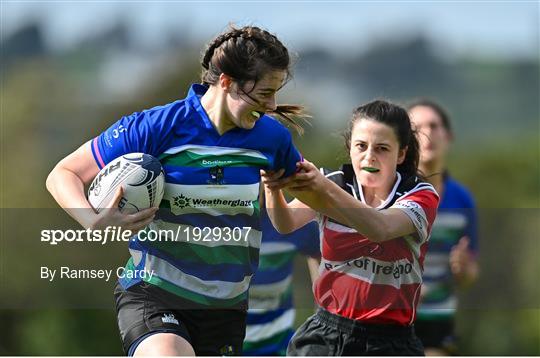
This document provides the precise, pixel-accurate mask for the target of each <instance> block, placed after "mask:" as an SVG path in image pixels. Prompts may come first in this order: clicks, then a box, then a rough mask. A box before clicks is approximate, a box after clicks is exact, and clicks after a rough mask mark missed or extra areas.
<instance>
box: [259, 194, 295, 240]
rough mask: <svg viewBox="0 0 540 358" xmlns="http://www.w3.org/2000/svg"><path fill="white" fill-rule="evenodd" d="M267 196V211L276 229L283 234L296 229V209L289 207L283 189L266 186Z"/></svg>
mask: <svg viewBox="0 0 540 358" xmlns="http://www.w3.org/2000/svg"><path fill="white" fill-rule="evenodd" d="M265 197H266V199H265V200H266V211H267V212H268V216H269V217H270V221H272V225H274V227H275V228H276V230H277V231H278V232H279V233H281V234H289V233H291V232H293V231H294V230H296V224H295V220H294V215H293V210H294V209H292V208H289V204H288V203H287V200H286V199H285V197H284V196H283V193H282V192H281V190H270V189H268V188H265Z"/></svg>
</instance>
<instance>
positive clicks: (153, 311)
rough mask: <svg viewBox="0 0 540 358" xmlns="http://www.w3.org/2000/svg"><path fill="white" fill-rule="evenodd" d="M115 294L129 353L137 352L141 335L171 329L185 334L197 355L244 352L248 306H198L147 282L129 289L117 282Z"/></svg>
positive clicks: (124, 344) (239, 353)
mask: <svg viewBox="0 0 540 358" xmlns="http://www.w3.org/2000/svg"><path fill="white" fill-rule="evenodd" d="M114 298H115V302H116V313H117V317H118V327H119V329H120V336H121V338H122V345H123V348H124V352H125V353H126V354H129V353H132V352H133V350H134V349H131V352H130V347H131V346H132V345H133V343H136V344H138V343H140V341H141V339H140V338H142V337H145V336H148V335H149V334H151V333H152V332H167V333H174V334H177V335H179V336H181V337H183V338H185V339H186V340H187V341H188V342H189V343H190V344H191V346H192V347H193V349H194V350H195V354H196V355H203V356H204V355H212V356H222V355H242V343H243V340H244V336H245V333H246V314H247V313H246V310H245V309H208V308H203V307H200V308H197V309H194V308H193V302H191V301H186V300H184V299H182V298H180V297H178V296H176V295H174V294H172V293H169V292H167V291H165V290H162V289H160V288H159V287H156V286H154V285H150V284H147V283H141V284H137V285H135V286H133V287H130V288H129V289H127V290H124V289H123V288H122V286H120V285H119V284H117V285H116V287H115V290H114ZM183 307H189V308H188V309H185V308H183ZM132 348H134V347H132Z"/></svg>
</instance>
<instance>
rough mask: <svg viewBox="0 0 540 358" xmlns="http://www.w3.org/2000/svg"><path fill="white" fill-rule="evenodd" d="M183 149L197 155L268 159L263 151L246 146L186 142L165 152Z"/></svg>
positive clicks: (171, 152)
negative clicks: (218, 145) (243, 156)
mask: <svg viewBox="0 0 540 358" xmlns="http://www.w3.org/2000/svg"><path fill="white" fill-rule="evenodd" d="M183 151H190V152H192V153H194V154H197V155H207V156H218V155H245V156H247V157H254V158H259V159H264V160H268V158H266V156H264V155H263V154H262V153H261V152H259V151H257V150H250V149H245V148H232V147H217V146H206V145H196V144H186V145H181V146H179V147H174V148H169V149H167V150H166V151H165V153H164V154H176V153H180V152H183Z"/></svg>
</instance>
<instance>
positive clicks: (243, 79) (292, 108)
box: [201, 26, 309, 133]
mask: <svg viewBox="0 0 540 358" xmlns="http://www.w3.org/2000/svg"><path fill="white" fill-rule="evenodd" d="M290 62H291V61H290V56H289V51H288V50H287V48H286V47H285V46H284V45H283V44H282V43H281V41H279V39H278V38H277V37H276V36H275V35H272V34H271V33H269V32H268V31H265V30H262V29H260V28H258V27H255V26H245V27H242V28H235V27H233V26H231V27H230V28H229V30H228V31H226V32H225V33H223V34H221V35H219V36H217V37H216V38H215V39H214V40H213V41H211V42H210V43H209V44H208V46H207V48H206V50H205V51H204V53H203V55H202V59H201V66H202V68H203V70H202V73H201V81H202V83H203V84H206V85H208V86H211V85H215V84H217V83H218V81H219V76H220V75H221V74H222V73H224V74H226V75H228V76H230V77H231V78H233V80H234V81H235V82H237V83H238V85H239V87H240V88H242V89H243V90H244V91H245V89H244V87H245V84H246V83H247V82H249V81H253V82H254V84H256V83H257V81H259V80H260V79H261V78H262V77H263V76H264V75H265V74H266V73H267V72H268V71H274V70H283V71H286V74H287V77H286V80H287V81H288V80H289V79H290V78H291V72H290ZM253 86H255V85H253ZM251 90H252V89H251ZM251 90H248V91H245V93H246V94H248V95H249V92H250V91H251ZM270 114H274V115H276V116H277V117H278V118H280V119H281V120H283V121H284V122H286V123H288V124H290V125H291V126H292V127H293V128H295V129H296V130H297V131H298V132H299V133H302V132H303V129H302V126H301V125H300V121H301V120H306V119H307V118H308V117H309V116H308V115H307V114H305V112H304V107H303V106H300V105H278V106H277V108H276V110H274V111H273V112H271V113H270Z"/></svg>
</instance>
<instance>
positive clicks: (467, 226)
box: [409, 99, 478, 355]
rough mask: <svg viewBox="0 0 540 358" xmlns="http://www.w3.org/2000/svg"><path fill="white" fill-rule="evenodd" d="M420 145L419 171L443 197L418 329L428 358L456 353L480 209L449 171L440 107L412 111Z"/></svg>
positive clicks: (420, 105) (472, 276) (473, 275)
mask: <svg viewBox="0 0 540 358" xmlns="http://www.w3.org/2000/svg"><path fill="white" fill-rule="evenodd" d="M409 115H410V117H411V121H412V123H413V125H414V126H415V128H416V130H417V132H418V139H419V142H420V165H419V168H420V170H421V171H422V173H423V174H424V175H425V176H426V178H427V180H428V181H429V182H430V183H431V184H432V185H433V186H434V187H435V189H436V190H437V192H438V193H439V195H440V197H441V202H440V204H439V211H438V214H437V219H436V220H435V223H434V225H433V229H432V232H431V239H430V242H429V245H428V252H427V255H426V260H425V263H424V284H423V286H422V300H421V302H420V306H419V309H418V318H417V320H416V323H415V328H416V332H417V334H418V336H419V337H420V339H421V340H422V342H423V343H424V346H425V347H426V355H447V354H452V353H456V340H455V338H454V316H455V311H456V305H457V295H456V289H458V288H463V287H466V286H468V285H470V284H471V283H473V282H474V281H475V280H476V279H477V277H478V263H477V261H476V253H477V250H478V238H477V228H476V226H477V225H476V220H477V219H476V209H475V205H474V201H473V198H472V195H471V194H470V193H469V191H468V190H467V189H466V188H465V187H464V186H463V185H461V184H460V183H458V182H457V181H456V180H454V179H453V178H452V177H451V176H450V175H449V173H448V170H447V169H446V159H447V154H448V150H449V147H450V143H451V141H452V138H453V133H452V127H451V124H450V118H449V116H448V114H447V113H446V111H445V110H444V109H443V108H442V107H441V106H440V105H439V104H437V103H436V102H434V101H431V100H427V99H422V100H419V101H416V102H414V103H413V104H411V105H410V106H409Z"/></svg>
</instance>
